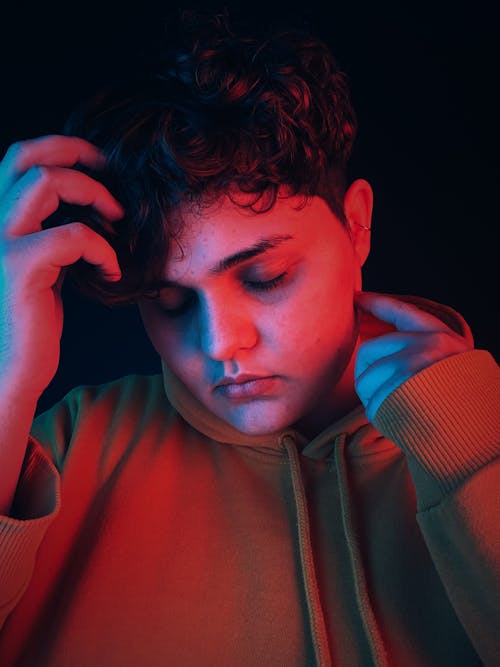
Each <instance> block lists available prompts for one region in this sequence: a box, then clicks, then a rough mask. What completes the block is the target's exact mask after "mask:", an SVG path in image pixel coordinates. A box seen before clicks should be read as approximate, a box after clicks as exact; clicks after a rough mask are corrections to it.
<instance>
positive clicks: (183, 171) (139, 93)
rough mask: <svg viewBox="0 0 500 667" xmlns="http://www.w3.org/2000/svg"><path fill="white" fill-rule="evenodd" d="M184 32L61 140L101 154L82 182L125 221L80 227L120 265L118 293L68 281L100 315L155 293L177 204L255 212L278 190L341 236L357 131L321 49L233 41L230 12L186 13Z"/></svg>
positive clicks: (97, 283) (339, 78)
mask: <svg viewBox="0 0 500 667" xmlns="http://www.w3.org/2000/svg"><path fill="white" fill-rule="evenodd" d="M181 21H182V22H181V30H179V32H178V34H179V35H180V37H179V39H178V40H177V44H175V46H172V44H171V42H169V48H166V49H165V51H164V53H162V54H161V55H160V57H158V58H157V60H156V63H155V67H154V68H152V69H151V70H150V72H149V73H147V72H146V73H143V74H141V75H140V76H135V77H132V79H131V80H123V81H122V82H119V83H115V84H114V85H113V86H112V87H110V88H108V89H106V90H105V91H103V92H101V93H99V94H97V95H95V96H94V97H93V98H91V99H90V100H88V101H87V102H84V103H83V104H82V105H81V106H80V107H79V108H77V109H76V110H75V111H74V112H73V113H72V115H71V116H70V118H69V119H68V121H67V123H66V125H65V128H64V133H65V134H72V135H77V136H80V137H83V138H85V139H87V140H88V141H91V142H92V143H94V144H95V145H97V146H99V147H100V148H102V149H103V150H104V152H105V153H106V154H107V156H108V165H107V167H106V169H105V171H104V173H103V172H99V173H92V172H91V171H90V170H88V169H83V168H82V170H83V171H85V172H86V173H88V174H89V175H91V176H93V177H95V178H97V179H99V180H100V181H101V182H103V183H104V185H105V186H106V187H107V188H108V189H109V190H110V191H111V193H112V194H113V195H114V196H115V197H116V198H117V199H118V200H119V201H120V202H121V203H122V205H123V206H124V209H125V212H126V214H125V218H124V219H123V220H121V221H119V222H118V223H117V224H115V225H114V230H112V229H111V228H110V225H107V224H106V221H102V220H99V219H98V216H97V214H96V213H95V211H93V210H91V209H90V207H87V209H86V211H85V213H86V216H85V218H82V211H81V208H80V210H79V214H78V218H77V219H79V220H84V221H85V222H86V223H87V224H88V225H89V226H90V227H91V228H93V229H94V230H96V231H97V232H99V233H100V234H102V235H103V236H104V238H106V240H107V241H108V242H109V243H110V244H111V245H112V247H113V248H114V249H115V251H116V253H117V257H118V261H119V263H120V266H121V267H122V279H121V280H120V281H119V282H118V283H110V282H107V281H106V280H105V279H104V278H103V277H102V276H100V274H99V273H98V271H96V269H95V267H93V266H91V265H89V264H87V263H86V262H83V260H80V261H79V262H77V263H76V264H75V265H73V266H72V267H71V268H70V269H69V274H70V276H71V277H72V279H73V281H74V282H75V283H76V285H77V287H78V289H79V290H80V291H81V292H82V293H83V294H84V295H86V296H89V297H91V298H94V299H97V300H98V301H100V302H102V303H104V304H107V305H119V304H132V303H136V302H137V300H138V299H140V298H144V297H148V296H151V295H154V291H155V285H156V284H157V283H158V282H159V281H160V280H161V275H162V272H163V270H164V262H165V258H166V257H167V253H168V249H169V244H170V243H171V242H172V241H174V242H177V243H179V235H180V233H181V231H182V229H180V228H179V225H178V224H176V223H174V219H175V216H173V215H172V212H173V211H174V210H175V208H176V207H177V206H178V205H179V204H181V203H182V204H184V203H186V202H187V203H191V204H193V205H197V206H204V205H206V204H210V203H211V202H214V201H215V200H217V199H218V198H219V197H220V196H221V195H223V194H225V195H227V196H229V197H230V198H231V200H232V201H233V202H234V203H235V204H237V205H238V206H243V207H247V208H250V209H251V210H252V211H253V212H255V213H256V214H258V213H259V212H264V211H268V210H270V209H271V208H272V206H273V205H274V203H275V202H276V198H277V196H278V190H279V189H280V188H282V189H281V191H280V197H281V196H282V195H281V192H283V187H282V186H286V192H287V195H288V196H296V195H301V196H303V199H302V200H301V201H303V203H304V204H305V203H306V201H307V199H308V198H309V197H312V196H314V195H320V196H322V197H323V198H324V199H325V201H326V202H327V203H328V205H329V206H330V208H331V210H332V212H333V213H334V214H335V215H336V216H337V218H338V219H339V220H340V222H341V223H342V224H344V225H346V220H345V214H344V210H343V199H344V195H345V190H346V165H347V162H348V159H349V157H350V154H351V150H352V145H353V142H354V139H355V136H356V131H357V121H356V116H355V113H354V111H353V109H352V106H351V102H350V96H349V89H348V85H347V77H346V75H345V74H344V72H342V71H341V70H340V68H339V66H338V65H337V63H336V61H335V60H334V58H333V56H332V54H331V52H330V50H329V48H328V47H327V45H326V44H325V43H324V42H322V41H321V40H320V39H317V38H315V37H313V36H311V35H310V34H309V33H307V32H306V31H304V30H298V29H294V30H290V29H285V30H275V31H274V32H269V31H267V32H266V31H261V34H255V33H246V32H245V31H244V30H242V29H241V28H240V30H239V32H237V31H236V30H235V28H234V26H233V25H232V24H231V23H230V21H229V18H228V16H227V14H226V15H212V16H208V17H206V16H205V17H203V20H200V17H199V16H195V17H194V18H193V15H192V14H189V13H188V14H187V15H186V12H185V13H184V14H183V16H182V18H181ZM239 192H241V193H245V195H246V196H245V201H244V202H243V201H242V200H241V198H239V197H238V196H237V194H238V193H239ZM247 195H250V197H248V196H247ZM65 213H66V218H65V219H66V220H67V219H68V217H67V215H68V213H74V211H68V207H66V211H65ZM73 219H75V218H74V217H73ZM103 223H104V224H103Z"/></svg>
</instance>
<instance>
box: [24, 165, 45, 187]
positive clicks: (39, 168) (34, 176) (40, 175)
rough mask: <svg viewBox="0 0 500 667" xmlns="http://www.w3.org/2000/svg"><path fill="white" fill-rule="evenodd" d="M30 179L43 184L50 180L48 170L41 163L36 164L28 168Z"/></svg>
mask: <svg viewBox="0 0 500 667" xmlns="http://www.w3.org/2000/svg"><path fill="white" fill-rule="evenodd" d="M29 175H30V179H31V180H33V181H34V182H35V183H38V184H40V185H45V184H46V183H47V182H48V181H49V180H50V170H49V169H48V167H45V166H43V165H41V164H36V165H34V166H33V167H30V169H29Z"/></svg>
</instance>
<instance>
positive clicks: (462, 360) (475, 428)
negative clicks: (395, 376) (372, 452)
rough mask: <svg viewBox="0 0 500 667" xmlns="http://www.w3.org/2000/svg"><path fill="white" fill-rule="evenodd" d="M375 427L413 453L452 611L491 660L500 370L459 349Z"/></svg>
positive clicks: (420, 518) (498, 552)
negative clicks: (460, 351) (458, 351)
mask: <svg viewBox="0 0 500 667" xmlns="http://www.w3.org/2000/svg"><path fill="white" fill-rule="evenodd" d="M374 425H375V427H376V428H377V429H378V430H379V431H380V432H381V433H383V434H384V435H386V436H387V437H388V438H390V439H391V440H393V442H395V443H396V444H397V445H398V446H399V447H400V448H401V449H402V450H403V451H404V452H405V453H406V455H407V460H408V467H409V470H410V474H411V476H412V479H413V482H414V486H415V491H416V496H417V517H416V518H417V522H418V525H419V527H420V529H421V531H422V534H423V537H424V540H425V542H426V544H427V548H428V549H429V552H430V555H431V557H432V559H433V562H434V564H435V566H436V569H437V571H438V573H439V576H440V578H441V580H442V582H443V585H444V587H445V590H446V592H447V594H448V597H449V599H450V602H451V603H452V605H453V607H454V609H455V612H456V614H457V616H458V618H459V619H460V622H461V623H462V625H463V627H464V629H465V631H466V632H467V634H468V635H469V638H470V639H471V641H472V643H473V644H474V646H475V648H476V651H477V653H478V654H479V655H480V657H481V658H482V660H483V661H484V663H485V664H486V665H493V664H498V655H499V653H500V641H499V638H498V631H499V628H500V492H499V489H500V456H499V455H500V369H499V367H498V365H497V364H496V362H495V360H494V358H493V356H492V355H491V354H490V353H489V352H487V351H485V350H472V351H468V352H464V353H461V354H457V355H453V356H451V357H447V358H445V359H442V360H441V361H439V362H437V363H435V364H432V365H431V366H429V367H427V368H426V369H424V370H422V371H421V372H420V373H417V374H416V375H415V376H413V377H412V378H410V379H409V380H407V381H406V382H405V383H403V384H402V385H400V387H398V388H397V389H396V390H395V391H394V392H392V393H391V394H390V395H389V396H388V397H387V398H386V400H385V401H384V402H383V403H382V404H381V406H380V408H379V409H378V411H377V414H376V415H375V419H374Z"/></svg>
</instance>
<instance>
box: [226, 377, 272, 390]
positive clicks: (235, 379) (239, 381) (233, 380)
mask: <svg viewBox="0 0 500 667" xmlns="http://www.w3.org/2000/svg"><path fill="white" fill-rule="evenodd" d="M267 377H270V376H269V375H251V374H250V373H240V375H236V376H235V377H225V378H223V379H222V380H221V381H220V382H218V383H217V385H216V386H215V389H217V388H218V387H222V386H225V385H227V384H242V383H243V382H251V381H252V380H263V379H264V378H267Z"/></svg>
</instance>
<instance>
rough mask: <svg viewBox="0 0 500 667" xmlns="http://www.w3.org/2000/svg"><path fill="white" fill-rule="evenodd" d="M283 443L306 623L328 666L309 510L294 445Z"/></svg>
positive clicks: (321, 663)
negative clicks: (293, 502) (286, 457)
mask: <svg viewBox="0 0 500 667" xmlns="http://www.w3.org/2000/svg"><path fill="white" fill-rule="evenodd" d="M283 444H284V445H285V448H286V451H287V453H288V458H289V460H290V469H291V473H292V486H293V497H294V500H295V509H296V512H297V525H298V529H299V549H300V562H301V565H302V575H303V579H304V588H305V592H306V600H307V608H308V611H309V622H310V625H311V635H312V641H313V646H314V655H315V657H316V665H317V666H318V667H331V664H332V660H331V654H330V648H329V646H328V634H327V632H326V626H325V616H324V614H323V609H322V608H321V600H320V597H319V588H318V582H317V580H316V572H315V570H314V559H313V552H312V546H311V531H310V526H309V512H308V510H307V499H306V493H305V490H304V484H303V482H302V475H301V473H300V461H299V454H298V452H297V448H296V446H295V443H294V441H293V438H291V437H290V436H284V438H283Z"/></svg>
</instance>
